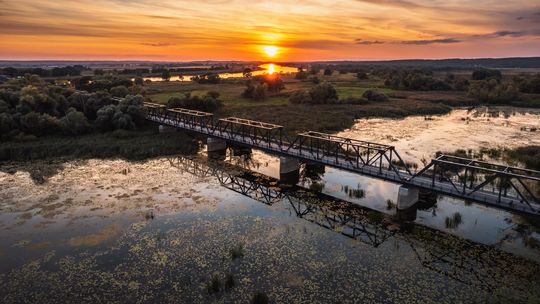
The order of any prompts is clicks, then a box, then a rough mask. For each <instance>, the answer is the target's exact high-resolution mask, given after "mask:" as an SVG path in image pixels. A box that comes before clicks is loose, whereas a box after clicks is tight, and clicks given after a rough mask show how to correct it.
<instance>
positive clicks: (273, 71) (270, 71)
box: [268, 63, 276, 74]
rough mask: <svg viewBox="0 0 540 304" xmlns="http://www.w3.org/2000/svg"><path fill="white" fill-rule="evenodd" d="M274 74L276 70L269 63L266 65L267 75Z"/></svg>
mask: <svg viewBox="0 0 540 304" xmlns="http://www.w3.org/2000/svg"><path fill="white" fill-rule="evenodd" d="M275 72H276V68H275V66H274V64H273V63H270V64H269V65H268V74H274V73H275Z"/></svg>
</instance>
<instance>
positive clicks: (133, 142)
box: [0, 128, 198, 168]
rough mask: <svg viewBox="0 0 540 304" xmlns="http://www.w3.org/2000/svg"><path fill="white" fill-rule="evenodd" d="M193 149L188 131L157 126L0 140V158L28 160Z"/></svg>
mask: <svg viewBox="0 0 540 304" xmlns="http://www.w3.org/2000/svg"><path fill="white" fill-rule="evenodd" d="M197 149H198V142H197V140H196V139H195V137H193V136H192V135H190V134H187V133H184V132H169V133H159V132H157V128H147V129H145V130H140V131H126V130H117V131H114V132H109V133H97V134H87V135H81V136H47V137H39V138H35V137H31V138H27V139H26V140H25V141H15V140H12V141H8V142H3V143H2V145H1V146H0V161H31V160H37V159H47V158H64V159H87V158H111V159H115V158H123V159H127V160H141V159H146V158H151V157H157V156H164V155H172V154H179V153H192V152H194V151H197ZM0 168H1V166H0Z"/></svg>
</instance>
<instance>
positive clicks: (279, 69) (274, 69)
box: [143, 63, 298, 81]
mask: <svg viewBox="0 0 540 304" xmlns="http://www.w3.org/2000/svg"><path fill="white" fill-rule="evenodd" d="M259 68H260V70H256V71H253V72H251V75H253V76H258V75H264V74H273V73H279V74H289V73H296V72H297V71H298V68H296V67H291V66H282V65H278V64H274V63H268V64H262V65H260V66H259ZM206 73H212V72H211V71H208V72H206ZM199 74H205V73H199ZM218 75H219V77H221V78H242V77H244V73H242V72H236V73H218ZM193 76H194V75H184V76H179V75H174V76H171V78H170V80H169V81H191V77H193ZM181 77H182V78H181ZM143 79H144V80H145V81H146V80H150V81H163V78H162V77H161V76H156V77H143Z"/></svg>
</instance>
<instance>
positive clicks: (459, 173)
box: [144, 103, 540, 216]
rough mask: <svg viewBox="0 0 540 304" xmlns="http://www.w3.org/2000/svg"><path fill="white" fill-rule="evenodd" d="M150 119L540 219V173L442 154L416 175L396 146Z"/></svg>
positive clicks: (167, 114)
mask: <svg viewBox="0 0 540 304" xmlns="http://www.w3.org/2000/svg"><path fill="white" fill-rule="evenodd" d="M144 106H145V108H146V110H147V116H146V118H147V119H148V120H150V121H153V122H156V123H159V124H162V125H167V126H172V127H175V128H179V129H184V130H188V131H192V132H197V133H200V134H203V135H206V136H209V137H214V138H218V139H222V140H224V141H226V142H229V143H232V144H235V145H239V146H244V147H248V148H254V149H260V150H263V151H266V152H269V153H272V154H277V155H279V156H285V157H291V158H296V159H299V160H302V161H305V162H310V163H316V164H320V165H328V166H331V167H335V168H338V169H342V170H346V171H349V172H354V173H358V174H362V175H366V176H370V177H374V178H378V179H382V180H385V181H390V182H394V183H397V184H401V185H405V186H410V187H415V188H420V189H424V190H428V191H432V192H436V193H440V194H444V195H449V196H453V197H457V198H460V199H464V200H468V201H475V202H480V203H483V204H487V205H491V206H495V207H499V208H504V209H509V210H513V211H518V212H522V213H527V214H532V215H536V216H538V215H540V172H538V171H534V170H526V169H520V168H515V167H508V166H501V165H497V164H491V163H487V162H483V161H480V160H473V159H466V158H460V157H455V156H449V155H442V156H439V157H437V158H436V159H433V160H432V161H431V162H430V163H429V164H428V165H427V166H425V167H424V168H423V169H421V170H419V171H418V172H416V173H413V172H412V171H411V170H410V168H409V166H408V165H407V164H406V162H405V161H404V160H403V158H402V157H401V156H400V154H399V153H398V152H397V151H396V149H395V148H394V147H393V146H391V145H385V144H380V143H374V142H369V141H363V140H356V139H351V138H345V137H340V136H335V135H332V134H325V133H321V132H314V131H308V132H303V133H300V134H298V135H297V136H296V137H294V138H292V139H289V138H287V137H286V136H285V134H284V132H283V126H280V125H276V124H271V123H265V122H259V121H254V120H248V119H243V118H238V117H228V118H220V119H216V118H215V117H214V115H213V114H211V113H207V112H201V111H195V110H189V109H182V108H174V109H167V108H166V107H165V106H163V105H159V104H154V103H145V104H144Z"/></svg>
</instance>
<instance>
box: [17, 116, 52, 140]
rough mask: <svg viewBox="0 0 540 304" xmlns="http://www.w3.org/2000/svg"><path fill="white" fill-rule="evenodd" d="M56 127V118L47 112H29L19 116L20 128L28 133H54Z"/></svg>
mask: <svg viewBox="0 0 540 304" xmlns="http://www.w3.org/2000/svg"><path fill="white" fill-rule="evenodd" d="M58 129H59V122H58V119H57V118H56V117H53V116H50V115H49V114H39V113H36V112H30V113H28V114H25V115H23V116H22V117H21V130H22V131H23V132H25V133H28V134H33V135H37V136H41V135H45V134H54V133H56V132H57V131H58Z"/></svg>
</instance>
